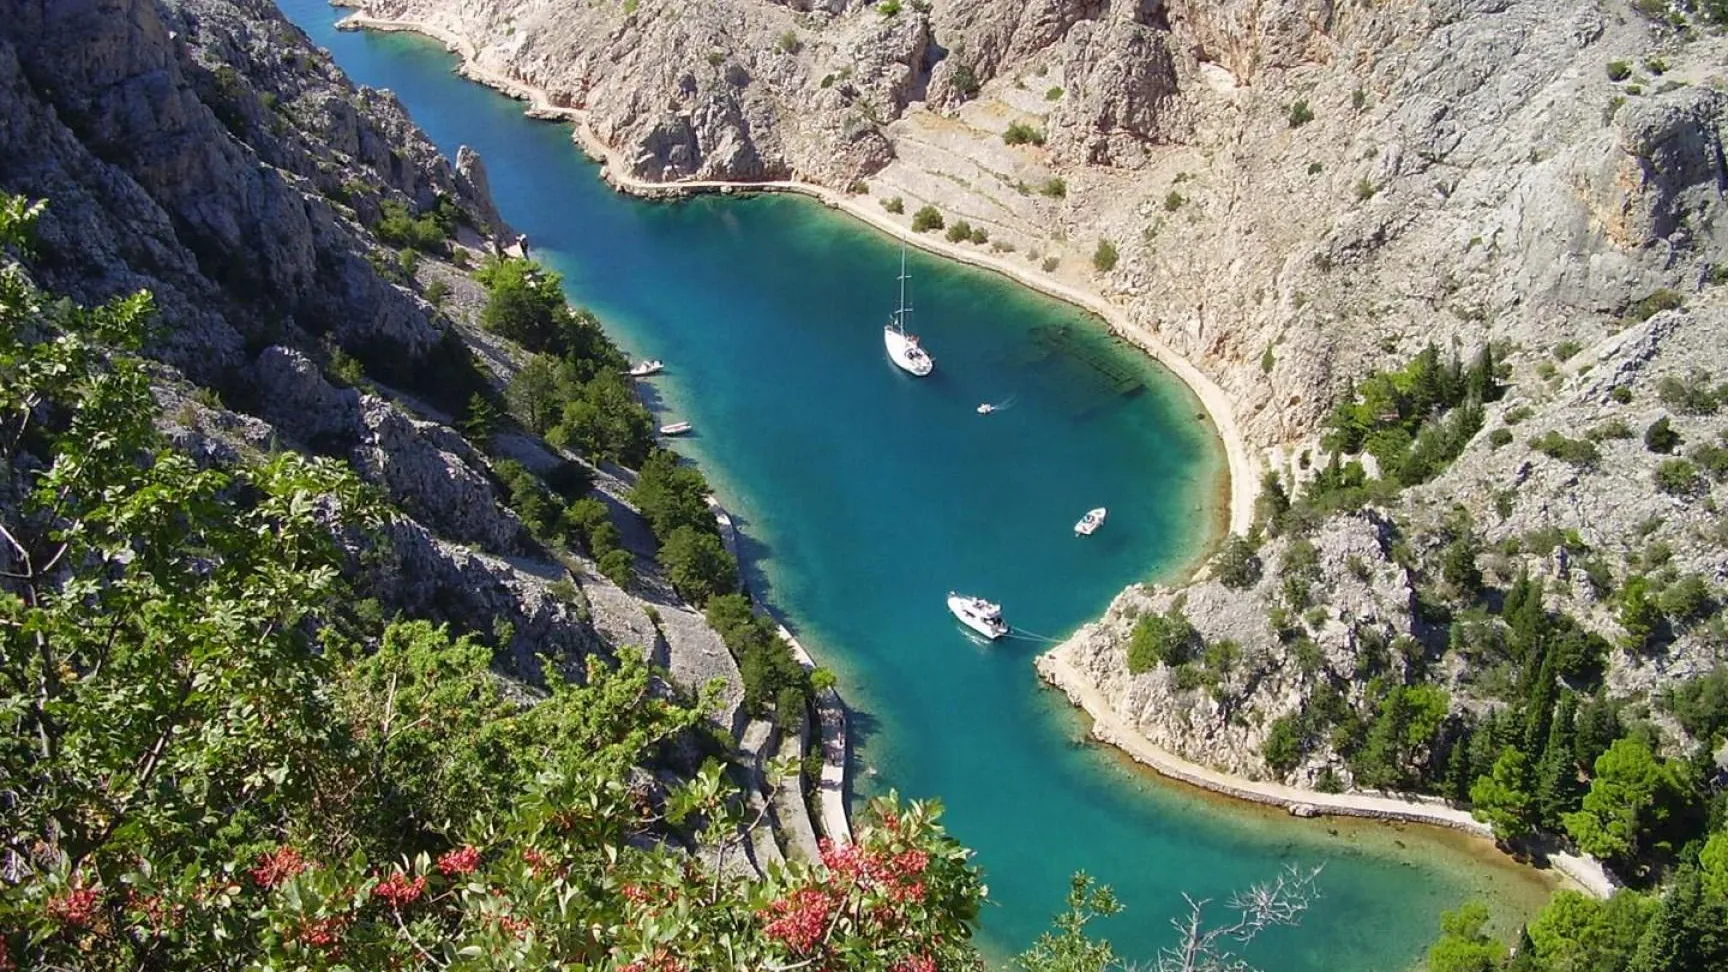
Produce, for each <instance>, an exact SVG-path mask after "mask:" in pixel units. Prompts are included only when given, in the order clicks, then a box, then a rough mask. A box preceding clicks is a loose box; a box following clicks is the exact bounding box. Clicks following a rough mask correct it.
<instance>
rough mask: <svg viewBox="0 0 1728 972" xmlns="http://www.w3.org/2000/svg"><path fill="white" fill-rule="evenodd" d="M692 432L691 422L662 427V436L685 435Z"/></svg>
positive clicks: (674, 423)
mask: <svg viewBox="0 0 1728 972" xmlns="http://www.w3.org/2000/svg"><path fill="white" fill-rule="evenodd" d="M688 431H690V423H689V422H673V423H672V424H671V425H662V426H660V434H661V435H683V434H684V433H686V432H688Z"/></svg>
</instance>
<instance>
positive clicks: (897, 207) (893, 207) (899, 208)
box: [882, 196, 906, 214]
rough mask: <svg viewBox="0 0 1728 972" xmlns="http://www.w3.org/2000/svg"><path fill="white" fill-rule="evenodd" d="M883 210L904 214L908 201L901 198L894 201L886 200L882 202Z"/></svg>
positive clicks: (895, 198) (897, 197) (896, 197)
mask: <svg viewBox="0 0 1728 972" xmlns="http://www.w3.org/2000/svg"><path fill="white" fill-rule="evenodd" d="M882 208H883V209H886V210H888V211H889V212H891V213H895V214H899V213H903V212H905V211H906V201H905V200H903V199H901V198H900V197H899V196H895V197H894V198H893V199H884V200H882Z"/></svg>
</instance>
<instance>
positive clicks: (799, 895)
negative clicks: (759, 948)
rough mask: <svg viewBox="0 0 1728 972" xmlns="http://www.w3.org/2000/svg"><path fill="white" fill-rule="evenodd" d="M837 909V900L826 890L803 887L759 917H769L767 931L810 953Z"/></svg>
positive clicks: (759, 914) (764, 927)
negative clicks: (829, 916)
mask: <svg viewBox="0 0 1728 972" xmlns="http://www.w3.org/2000/svg"><path fill="white" fill-rule="evenodd" d="M833 910H834V901H833V899H831V898H830V897H828V895H827V894H826V893H824V892H823V891H822V890H820V889H819V888H800V889H799V890H797V891H794V892H792V894H791V895H790V896H788V897H785V898H781V899H780V900H778V901H775V902H774V903H773V904H771V905H769V906H768V908H767V909H766V910H764V911H760V912H757V917H758V918H763V919H767V922H768V923H767V924H766V925H764V926H762V933H763V934H765V935H767V936H768V937H769V938H772V939H774V940H776V941H780V942H785V943H786V945H787V946H789V947H790V948H791V949H792V950H793V951H794V952H808V951H809V950H810V949H811V948H812V947H814V946H815V944H816V943H817V942H818V941H820V940H821V938H822V933H823V931H824V930H826V927H827V925H828V915H829V914H830V913H831V912H832V911H833Z"/></svg>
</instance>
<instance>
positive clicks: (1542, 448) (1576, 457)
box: [1530, 429, 1601, 469]
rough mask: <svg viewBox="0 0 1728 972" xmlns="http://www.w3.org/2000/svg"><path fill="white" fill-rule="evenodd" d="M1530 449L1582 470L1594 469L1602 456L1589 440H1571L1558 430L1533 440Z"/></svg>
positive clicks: (1594, 444)
mask: <svg viewBox="0 0 1728 972" xmlns="http://www.w3.org/2000/svg"><path fill="white" fill-rule="evenodd" d="M1530 448H1532V449H1535V450H1536V451H1537V452H1540V453H1542V454H1543V455H1545V456H1548V457H1550V458H1553V459H1559V460H1560V461H1561V462H1565V463H1569V464H1571V465H1573V466H1577V467H1579V468H1580V469H1589V468H1593V467H1594V466H1595V465H1596V460H1597V459H1598V458H1600V456H1601V453H1600V452H1599V451H1598V450H1597V448H1596V443H1594V442H1591V441H1590V440H1589V439H1573V438H1569V437H1568V436H1566V435H1564V434H1562V433H1561V432H1560V431H1559V430H1557V429H1554V430H1550V431H1548V432H1546V433H1544V434H1543V435H1540V436H1537V437H1536V438H1534V439H1531V440H1530Z"/></svg>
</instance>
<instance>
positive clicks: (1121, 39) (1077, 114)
mask: <svg viewBox="0 0 1728 972" xmlns="http://www.w3.org/2000/svg"><path fill="white" fill-rule="evenodd" d="M1062 64H1063V67H1062V73H1063V76H1064V77H1065V78H1066V79H1067V80H1068V84H1069V87H1070V88H1071V89H1072V91H1073V93H1072V94H1071V95H1070V96H1069V97H1066V98H1064V99H1063V100H1062V102H1061V103H1060V105H1058V107H1057V109H1056V111H1055V112H1053V113H1052V114H1051V116H1050V130H1049V138H1050V143H1051V144H1050V148H1051V154H1052V156H1054V157H1055V158H1057V159H1059V160H1061V161H1063V162H1067V163H1073V164H1083V165H1108V166H1118V167H1122V168H1134V167H1136V166H1139V165H1142V164H1144V163H1145V161H1146V151H1145V147H1146V145H1147V143H1150V142H1165V143H1168V142H1173V141H1177V140H1179V139H1180V138H1181V137H1182V136H1183V135H1184V134H1185V133H1186V131H1187V127H1188V126H1187V125H1186V124H1185V122H1184V118H1183V116H1184V113H1185V112H1186V110H1187V106H1186V105H1185V104H1184V103H1183V102H1182V100H1181V99H1180V98H1178V96H1177V81H1176V65H1175V62H1174V59H1173V58H1172V56H1171V53H1170V34H1169V31H1168V30H1164V29H1161V28H1160V27H1158V26H1156V25H1155V24H1149V23H1143V22H1141V21H1140V20H1137V19H1134V18H1133V17H1131V16H1128V15H1126V14H1121V15H1116V14H1113V15H1112V16H1111V17H1109V18H1108V19H1106V20H1101V21H1082V22H1080V23H1077V24H1075V25H1074V27H1073V29H1071V30H1070V31H1069V32H1068V36H1067V39H1066V41H1065V42H1064V44H1063V61H1062Z"/></svg>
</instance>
